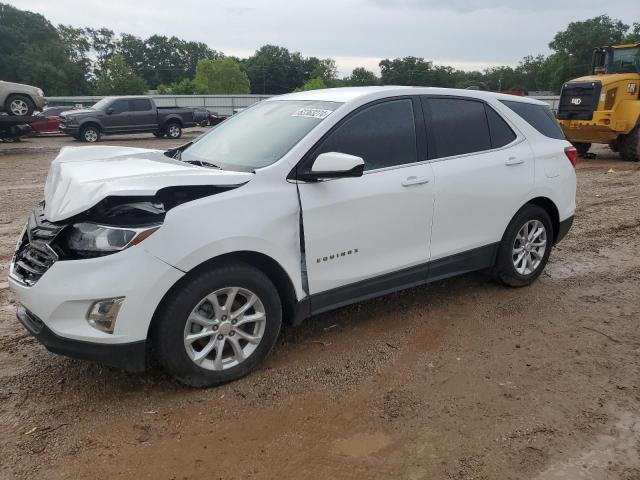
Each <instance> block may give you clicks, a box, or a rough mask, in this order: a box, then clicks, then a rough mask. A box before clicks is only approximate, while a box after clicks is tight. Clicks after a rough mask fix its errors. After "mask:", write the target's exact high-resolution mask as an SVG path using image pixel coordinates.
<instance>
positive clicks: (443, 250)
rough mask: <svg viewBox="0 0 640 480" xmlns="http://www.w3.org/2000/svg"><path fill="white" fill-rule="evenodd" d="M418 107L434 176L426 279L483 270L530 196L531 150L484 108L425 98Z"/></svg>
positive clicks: (510, 127) (463, 101) (457, 99)
mask: <svg viewBox="0 0 640 480" xmlns="http://www.w3.org/2000/svg"><path fill="white" fill-rule="evenodd" d="M422 102H423V107H424V111H425V117H426V118H427V132H428V138H429V151H430V154H431V155H430V157H431V162H432V165H433V171H434V176H435V191H434V194H435V208H434V216H433V233H432V238H431V257H432V260H434V263H433V265H432V267H433V268H432V272H431V274H430V275H431V276H434V277H438V276H440V275H442V276H446V274H447V273H459V272H461V271H466V270H474V269H477V268H482V267H484V266H488V265H482V263H483V262H487V263H491V261H492V260H493V251H494V247H495V246H496V244H497V243H498V242H499V241H500V240H501V238H502V235H503V233H504V230H505V228H506V226H507V224H508V223H509V221H510V220H511V218H512V217H513V215H514V214H515V213H516V212H517V211H518V209H519V208H520V207H521V206H522V205H523V204H524V203H525V202H526V201H527V200H528V196H529V192H530V191H531V190H532V189H533V186H534V156H533V152H532V149H531V147H530V146H529V144H528V142H527V140H526V139H525V138H524V136H523V135H522V134H521V133H519V132H518V131H517V129H516V128H515V126H513V125H511V124H510V123H509V122H508V121H507V120H506V119H505V118H503V117H502V116H501V115H500V114H498V112H497V111H496V110H495V109H494V108H493V107H491V106H490V105H489V104H487V103H485V102H483V101H480V100H475V99H470V98H466V97H465V98H460V97H432V96H424V97H422ZM438 260H440V261H438ZM447 268H451V269H454V270H457V272H447V271H446V270H447Z"/></svg>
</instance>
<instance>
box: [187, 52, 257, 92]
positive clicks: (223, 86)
mask: <svg viewBox="0 0 640 480" xmlns="http://www.w3.org/2000/svg"><path fill="white" fill-rule="evenodd" d="M194 83H195V85H196V87H197V88H198V90H200V91H201V92H203V93H209V94H219V95H231V94H247V93H249V92H250V91H251V86H250V84H249V78H248V77H247V74H246V73H245V72H243V71H242V70H240V65H238V63H237V62H236V61H235V60H233V59H232V58H226V57H224V58H218V59H216V60H200V61H199V62H198V66H197V67H196V77H195V79H194Z"/></svg>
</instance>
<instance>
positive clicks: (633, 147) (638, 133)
mask: <svg viewBox="0 0 640 480" xmlns="http://www.w3.org/2000/svg"><path fill="white" fill-rule="evenodd" d="M618 148H619V149H620V157H621V158H622V159H623V160H630V161H632V162H637V161H638V160H640V125H636V127H635V128H634V129H633V130H631V132H629V134H628V135H620V137H619V140H618Z"/></svg>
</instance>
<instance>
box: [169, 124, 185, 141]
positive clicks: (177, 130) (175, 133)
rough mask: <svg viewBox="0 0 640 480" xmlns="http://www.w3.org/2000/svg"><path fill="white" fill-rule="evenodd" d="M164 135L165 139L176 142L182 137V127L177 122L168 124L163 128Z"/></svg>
mask: <svg viewBox="0 0 640 480" xmlns="http://www.w3.org/2000/svg"><path fill="white" fill-rule="evenodd" d="M165 133H166V135H167V138H170V139H172V140H177V139H178V138H180V137H181V136H182V127H181V126H180V124H179V123H178V122H171V123H168V124H167V126H166V128H165Z"/></svg>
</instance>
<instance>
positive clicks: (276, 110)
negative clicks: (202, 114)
mask: <svg viewBox="0 0 640 480" xmlns="http://www.w3.org/2000/svg"><path fill="white" fill-rule="evenodd" d="M340 105H341V104H340V103H336V102H321V101H313V100H268V101H263V102H260V103H257V104H255V105H254V106H252V107H251V108H248V109H246V110H244V111H243V112H241V113H238V114H236V115H234V116H233V117H231V118H229V119H228V120H225V121H224V122H222V123H221V124H220V125H218V126H217V127H216V128H214V129H213V130H211V132H209V133H208V134H206V135H204V136H202V137H200V138H199V139H198V141H197V142H194V143H193V144H192V145H190V146H189V147H188V148H187V149H186V150H184V151H183V152H182V155H181V159H182V160H184V161H186V162H208V163H211V164H214V165H216V166H218V167H220V168H223V169H228V170H243V171H245V170H246V171H250V170H254V169H256V168H261V167H266V166H268V165H271V164H273V163H275V162H277V161H278V160H280V159H281V158H282V157H283V156H284V155H285V154H286V153H287V152H288V151H289V150H291V148H293V146H294V145H296V144H297V143H298V142H299V141H300V140H302V138H303V137H304V136H305V135H307V133H309V132H310V131H311V130H313V128H315V127H316V126H317V125H318V124H319V123H320V122H322V120H324V119H325V118H326V117H328V116H329V115H330V114H331V113H332V112H333V111H334V110H335V109H336V108H338V107H339V106H340Z"/></svg>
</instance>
